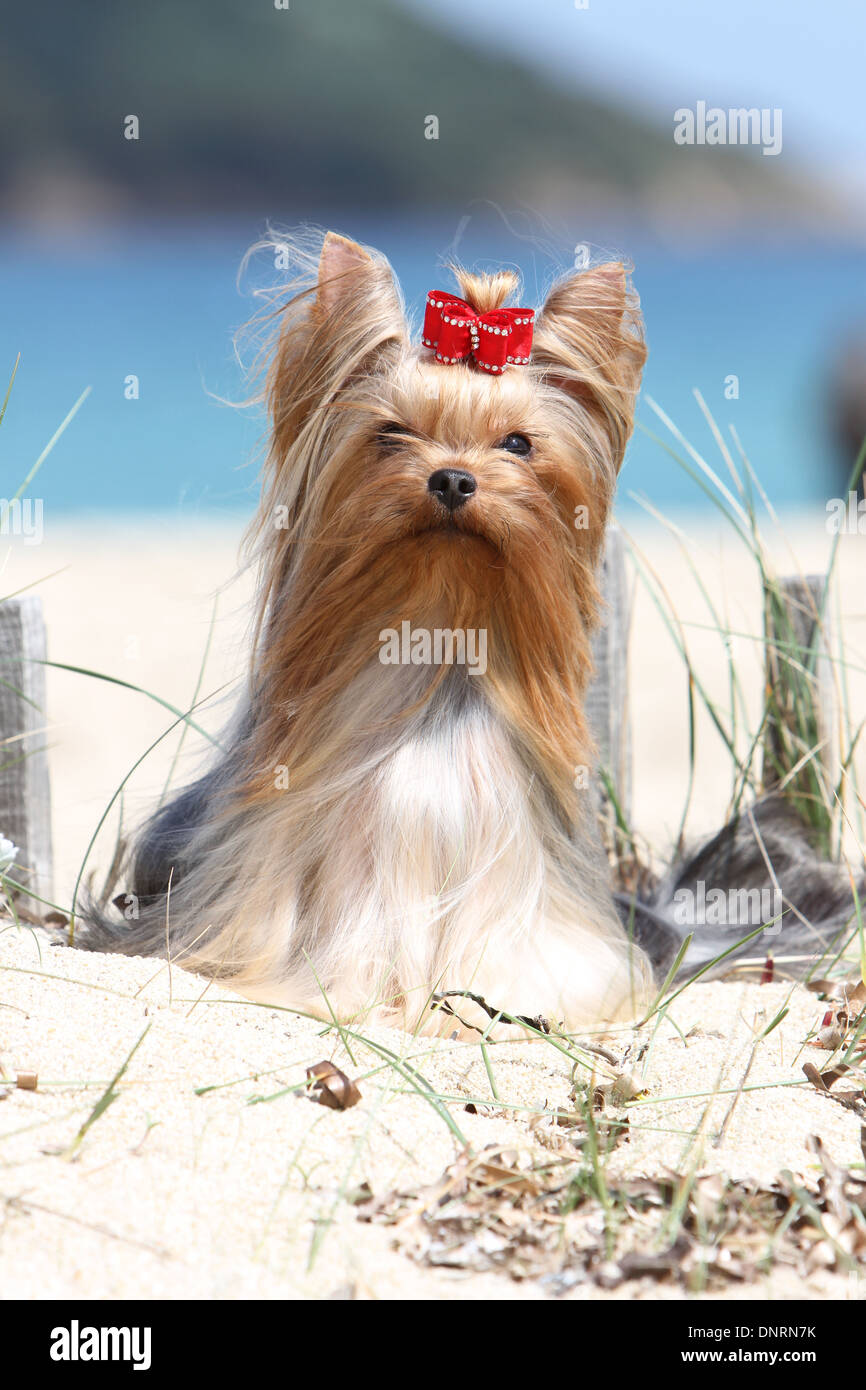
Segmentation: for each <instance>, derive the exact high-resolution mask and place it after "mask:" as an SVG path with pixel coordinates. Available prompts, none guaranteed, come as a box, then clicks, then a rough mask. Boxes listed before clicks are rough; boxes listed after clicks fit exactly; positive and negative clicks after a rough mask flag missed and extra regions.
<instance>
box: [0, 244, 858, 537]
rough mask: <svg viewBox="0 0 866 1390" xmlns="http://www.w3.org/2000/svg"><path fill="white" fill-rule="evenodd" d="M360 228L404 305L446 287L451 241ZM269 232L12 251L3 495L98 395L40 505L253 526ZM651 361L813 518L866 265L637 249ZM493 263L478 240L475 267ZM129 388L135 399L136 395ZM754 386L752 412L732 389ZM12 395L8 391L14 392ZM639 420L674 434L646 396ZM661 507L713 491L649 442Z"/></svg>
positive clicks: (515, 254) (63, 451)
mask: <svg viewBox="0 0 866 1390" xmlns="http://www.w3.org/2000/svg"><path fill="white" fill-rule="evenodd" d="M346 221H347V224H348V225H349V226H351V228H352V230H353V231H354V232H355V233H356V234H357V235H359V236H361V237H363V239H365V240H368V241H371V242H373V243H374V244H376V245H378V246H380V247H381V249H382V250H384V251H385V252H386V254H388V255H389V257H390V259H391V261H392V263H393V264H394V266H395V269H396V270H397V273H398V275H399V277H400V279H401V282H402V284H403V287H404V291H405V293H406V297H407V300H408V302H409V304H410V305H411V306H412V307H413V308H414V310H415V311H416V313H417V314H420V309H421V304H422V302H423V295H424V292H425V290H427V289H428V288H431V287H433V286H434V285H438V284H439V283H442V281H443V276H442V273H441V272H438V271H437V270H436V268H435V267H436V265H437V260H438V258H439V257H440V256H441V255H442V254H443V253H446V252H447V250H448V241H449V238H450V237H451V235H453V229H452V230H447V231H443V230H442V229H439V230H438V231H437V229H435V228H430V227H426V226H425V227H421V228H418V227H414V228H412V229H411V230H407V229H406V227H405V226H398V225H396V224H395V223H393V222H392V223H388V222H379V223H378V224H377V225H374V224H370V223H367V224H366V225H362V224H361V221H360V220H359V219H358V218H357V217H354V218H352V219H348V218H347V219H346ZM258 230H259V229H258V228H257V227H255V226H244V227H238V226H235V225H232V226H225V227H217V228H214V227H213V226H212V225H208V227H207V228H206V229H205V230H202V229H200V228H195V227H188V228H182V229H177V228H175V229H173V230H172V231H171V232H168V231H166V230H164V229H163V230H161V229H159V228H144V229H137V230H134V231H133V230H130V231H128V232H127V233H125V234H123V235H119V234H118V235H115V236H114V237H113V238H112V239H110V240H105V241H102V242H100V241H93V240H91V241H90V242H89V243H88V244H86V245H83V244H81V243H74V242H73V243H70V242H68V241H67V240H65V239H64V238H62V237H58V238H57V239H56V240H53V241H47V240H44V241H40V242H39V243H36V244H34V243H32V242H31V243H30V244H25V243H23V242H22V241H20V240H14V239H11V238H9V237H7V238H5V239H4V240H2V241H0V374H2V376H3V377H4V378H6V377H8V373H9V371H10V370H11V367H12V364H13V362H14V358H15V355H16V353H17V352H20V353H21V366H20V369H19V373H18V379H17V381H16V384H15V387H14V390H13V394H12V398H11V402H10V405H9V410H8V414H7V417H6V420H5V421H4V423H3V426H2V430H0V460H2V468H3V481H2V484H0V491H2V492H3V494H4V495H5V496H7V497H9V496H11V495H12V493H13V492H14V490H15V488H16V487H17V486H18V484H19V483H20V481H21V480H22V479H23V477H24V476H25V474H26V472H27V470H28V468H29V467H30V465H31V464H32V463H33V461H34V459H35V458H36V457H37V455H38V454H39V452H40V451H41V449H42V447H43V446H44V444H45V443H46V441H47V440H48V438H49V437H50V435H51V434H52V433H53V431H54V429H55V428H56V426H57V425H58V424H59V422H60V421H61V420H62V419H63V417H64V416H65V414H66V412H67V411H68V410H69V408H70V406H71V405H72V404H73V402H74V401H75V400H76V398H77V397H78V396H79V395H80V393H81V391H82V390H83V389H84V388H85V387H86V386H90V387H92V392H91V395H90V396H89V398H88V400H87V401H86V403H85V404H84V406H83V407H82V409H81V411H80V413H79V414H78V416H77V417H76V419H75V420H74V421H73V422H72V424H71V426H70V428H69V429H68V431H67V432H66V434H65V435H64V436H63V438H62V439H61V440H60V442H59V443H58V445H57V446H56V448H55V450H54V452H53V453H52V455H51V456H50V458H49V459H48V461H47V462H46V464H45V466H44V467H43V469H42V472H41V473H40V475H39V481H38V484H37V483H34V484H33V485H32V486H31V487H30V489H29V493H30V495H32V496H40V497H42V498H44V505H45V510H46V521H47V522H48V521H49V520H50V517H51V515H52V514H55V515H59V514H60V513H68V512H71V511H75V510H87V511H93V510H95V509H102V510H105V511H113V512H128V511H136V510H140V511H141V512H143V513H144V512H147V513H152V512H154V511H160V510H163V511H166V512H170V513H173V514H175V515H177V514H180V515H187V516H193V515H199V514H211V513H213V512H214V511H226V510H244V511H248V510H249V509H250V508H251V506H252V504H253V499H254V495H255V477H256V467H257V464H256V448H257V444H258V442H259V441H260V437H261V428H262V422H261V419H260V418H256V416H255V415H254V414H251V413H246V414H245V413H243V412H240V411H237V410H234V409H232V408H230V407H228V406H226V405H224V404H221V403H220V402H219V401H218V400H216V399H214V397H228V398H230V399H239V398H240V397H241V396H242V395H243V382H242V378H241V375H240V372H239V369H238V367H237V365H236V363H235V360H234V356H233V350H232V341H231V339H232V332H233V330H234V329H235V328H237V327H238V326H239V325H240V324H242V323H243V322H244V321H245V320H246V319H247V318H248V317H249V316H250V314H251V312H252V308H253V304H252V301H251V300H250V298H249V297H248V296H246V297H245V296H242V295H241V294H240V293H239V292H238V289H237V286H236V274H237V269H238V265H239V262H240V259H241V256H242V255H243V253H244V251H245V250H246V248H247V245H248V244H249V242H250V241H252V240H254V239H255V236H256V234H257V232H258ZM625 245H626V250H627V252H628V254H630V255H631V257H632V259H633V261H634V263H635V282H636V285H637V287H638V289H639V291H640V294H641V298H642V301H643V307H644V312H645V316H646V321H647V336H648V341H649V347H650V357H649V364H648V368H647V372H646V376H645V392H646V393H648V394H650V395H651V396H653V397H654V398H655V399H656V400H657V401H658V402H659V404H660V405H661V406H662V407H663V408H664V409H665V411H666V412H667V413H668V414H669V415H671V416H672V417H673V419H674V420H675V421H676V422H677V424H678V425H679V427H680V428H681V429H682V431H683V432H684V433H685V434H686V436H687V437H688V438H689V439H690V440H691V442H692V443H693V444H694V445H695V446H696V447H697V448H699V449H700V450H701V451H702V452H704V453H705V456H706V457H707V458H708V459H710V460H712V461H713V462H716V460H717V458H718V455H717V453H716V451H715V446H714V445H713V443H712V439H711V437H710V434H709V431H708V429H707V426H706V424H705V423H704V421H703V419H702V417H701V415H700V412H699V410H698V407H697V405H696V403H695V401H694V398H693V396H692V389H693V388H695V387H696V388H699V389H700V391H701V392H702V393H703V395H704V397H705V399H706V401H707V403H708V405H709V406H710V408H711V409H712V410H713V412H714V413H715V415H716V418H717V420H718V422H719V424H720V425H721V426H722V427H723V428H727V426H728V425H729V424H731V423H733V424H735V425H736V428H737V430H738V433H739V436H740V439H741V440H742V443H743V446H744V448H745V450H746V452H747V453H748V455H749V457H750V458H751V460H752V462H753V463H754V465H755V466H756V468H757V469H758V471H759V474H760V476H761V478H762V480H763V482H764V484H765V486H766V487H767V490H768V492H769V494H770V496H771V498H772V500H773V501H774V502H775V503H776V504H777V505H780V506H784V504H785V503H786V502H790V503H791V504H797V505H803V504H804V503H808V502H810V501H815V502H817V501H818V500H819V499H823V498H825V497H826V496H828V495H836V494H838V493H839V492H840V491H841V488H842V477H843V473H844V472H845V471H846V469H845V468H844V467H843V464H842V462H841V460H838V458H837V456H836V455H835V451H834V446H833V441H832V439H831V437H830V431H829V425H828V420H827V415H826V396H825V392H826V385H827V380H828V375H829V368H830V363H831V361H832V359H833V356H834V354H836V353H837V352H838V350H839V346H840V343H841V341H842V340H843V338H844V337H845V335H846V334H848V333H850V332H852V331H855V330H858V329H859V331H861V332H862V331H863V330H864V328H866V255H864V254H862V253H857V252H854V251H851V250H835V251H834V250H833V249H832V248H820V247H815V246H811V245H810V246H808V247H805V246H804V247H801V248H797V247H792V246H790V245H788V246H785V247H784V249H782V250H778V251H775V252H771V251H769V250H768V249H758V248H752V249H749V248H746V247H744V248H743V249H742V250H738V251H737V250H731V249H728V250H726V251H725V252H724V253H723V254H721V253H719V252H715V253H713V254H706V255H702V254H691V255H690V256H688V257H686V258H684V257H682V256H677V255H674V254H673V253H672V252H666V251H664V250H661V249H659V247H658V246H655V247H649V248H643V249H642V247H641V245H640V244H639V242H638V241H634V242H629V243H626V244H625ZM481 249H482V248H479V247H476V246H475V245H474V244H471V242H470V241H469V239H468V238H467V243H466V245H465V246H461V254H462V255H463V256H464V257H465V258H466V259H467V260H472V259H474V257H475V256H476V254H478V252H479V251H480V250H481ZM484 249H485V252H486V254H488V255H490V256H492V257H493V258H500V257H501V258H503V259H507V260H509V261H511V262H516V263H517V264H519V265H520V266H521V268H522V269H523V271H524V273H525V275H526V280H527V285H528V286H529V290H530V294H531V293H532V290H533V288H534V286H535V285H536V284H537V283H538V282H539V281H542V282H543V281H545V280H547V279H548V278H549V277H550V274H551V273H552V270H553V268H554V267H552V264H551V262H550V261H549V260H547V259H544V258H540V257H537V256H535V255H534V254H533V252H532V249H531V247H528V246H527V245H526V244H523V243H517V244H515V242H514V241H513V240H511V241H509V240H508V239H507V238H506V237H505V234H504V233H503V236H502V242H501V245H491V244H490V240H489V238H488V240H487V243H486V246H485V248H484ZM130 375H135V376H136V377H137V378H138V381H139V398H138V399H137V400H135V399H132V400H130V399H126V398H125V394H124V393H125V382H126V378H127V377H128V376H130ZM731 375H735V376H736V377H737V378H738V379H739V398H738V399H736V400H726V399H725V381H726V378H728V377H729V376H731ZM4 389H5V387H4ZM639 419H640V420H641V421H643V422H644V424H646V425H647V426H648V427H649V428H651V429H653V430H656V431H658V432H659V433H662V434H663V433H664V430H663V428H662V427H661V426H660V425H659V424H658V423H657V421H656V420H655V417H654V415H653V413H652V411H651V410H650V408H649V406H648V404H647V402H646V400H644V401H643V402H642V404H641V407H640V410H639ZM628 492H636V493H639V494H641V495H643V496H646V497H648V498H650V499H651V500H652V502H653V503H654V504H655V505H659V506H662V507H677V506H680V505H689V504H692V505H694V504H696V503H700V502H701V494H700V493H699V492H698V491H697V489H696V487H695V484H694V483H693V482H691V481H690V480H689V479H688V478H687V477H686V476H685V475H684V474H683V473H682V471H681V470H680V469H679V468H678V467H677V465H676V464H675V463H674V462H673V461H672V460H671V459H670V458H668V456H667V455H666V454H665V453H664V451H663V450H662V449H661V448H660V447H659V445H658V444H656V443H654V442H653V441H652V440H650V439H649V438H647V437H646V436H644V435H642V434H641V433H640V432H638V433H637V435H636V437H635V439H634V441H633V443H632V445H631V447H630V451H629V456H628V460H627V463H626V468H625V471H624V474H623V480H622V485H621V493H620V505H621V506H624V507H628V506H630V505H632V504H630V503H629V501H628V497H627V493H628Z"/></svg>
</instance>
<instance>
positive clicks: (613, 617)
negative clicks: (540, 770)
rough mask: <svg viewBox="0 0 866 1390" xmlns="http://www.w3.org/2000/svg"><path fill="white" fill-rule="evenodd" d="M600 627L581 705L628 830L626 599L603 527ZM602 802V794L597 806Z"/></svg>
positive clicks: (618, 542)
mask: <svg viewBox="0 0 866 1390" xmlns="http://www.w3.org/2000/svg"><path fill="white" fill-rule="evenodd" d="M601 591H602V598H603V600H604V611H603V615H602V624H601V626H600V627H599V628H598V630H597V631H596V634H595V637H594V639H593V644H592V655H593V660H594V662H595V676H594V678H593V682H592V685H591V687H590V689H589V692H588V695H587V701H586V712H587V717H588V719H589V724H590V728H591V729H592V734H593V737H594V739H595V742H596V746H597V748H598V760H599V767H600V768H603V769H604V770H605V771H606V772H607V774H608V776H609V777H610V779H611V782H612V784H613V790H614V795H615V796H616V800H617V803H618V805H619V809H620V811H621V813H622V817H623V820H624V821H625V823H626V825H630V824H631V775H632V774H631V727H630V715H629V705H628V640H629V628H630V625H631V595H630V593H629V588H628V576H627V573H626V563H625V540H624V539H623V535H622V532H621V531H620V529H619V527H618V526H610V527H608V532H607V543H606V546H605V554H604V561H603V565H602V573H601ZM605 799H606V793H603V796H602V802H604V800H605Z"/></svg>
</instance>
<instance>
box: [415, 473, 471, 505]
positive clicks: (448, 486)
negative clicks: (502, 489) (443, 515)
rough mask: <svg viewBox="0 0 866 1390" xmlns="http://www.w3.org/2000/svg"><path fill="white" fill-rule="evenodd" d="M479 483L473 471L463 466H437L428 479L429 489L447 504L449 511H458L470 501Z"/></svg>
mask: <svg viewBox="0 0 866 1390" xmlns="http://www.w3.org/2000/svg"><path fill="white" fill-rule="evenodd" d="M477 487H478V484H477V483H476V481H475V479H474V478H473V476H472V474H471V473H466V472H464V470H463V469H462V468H437V469H436V472H435V473H431V474H430V477H429V478H428V479H427V490H428V492H432V493H433V496H434V497H438V498H439V501H440V502H441V503H442V504H443V506H446V507H447V508H448V510H449V512H456V510H457V508H458V507H462V506H463V504H464V503H465V502H468V501H469V498H470V497H471V496H472V494H473V492H475V490H476V489H477Z"/></svg>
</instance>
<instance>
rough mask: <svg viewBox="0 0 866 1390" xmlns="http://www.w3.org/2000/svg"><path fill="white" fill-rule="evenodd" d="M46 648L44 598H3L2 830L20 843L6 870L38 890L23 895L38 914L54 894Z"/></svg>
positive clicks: (0, 707) (0, 619) (0, 624)
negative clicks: (42, 899) (30, 894)
mask: <svg viewBox="0 0 866 1390" xmlns="http://www.w3.org/2000/svg"><path fill="white" fill-rule="evenodd" d="M45 650H46V649H45V622H44V619H43V616H42V600H41V599H40V598H36V597H34V596H32V595H29V596H27V597H25V598H12V599H6V600H5V601H4V602H2V603H0V835H3V836H4V837H5V838H6V839H7V840H12V841H13V843H14V844H15V845H17V846H18V855H17V857H16V859H15V862H14V864H13V865H12V866H11V867H10V868H9V869H8V873H9V876H10V878H12V879H14V880H15V882H17V883H21V884H26V885H27V887H28V888H29V889H30V890H31V891H32V893H33V894H35V895H36V897H35V898H32V897H29V896H25V895H24V894H22V895H21V899H22V905H23V906H24V907H26V908H27V909H28V910H29V911H32V912H33V913H34V914H35V915H37V916H41V915H42V914H43V913H44V912H45V911H46V910H47V909H46V907H45V905H44V903H40V902H39V901H37V899H38V898H44V899H46V900H47V901H48V902H50V901H51V900H52V898H53V882H52V874H53V865H52V852H51V794H50V784H49V777H48V753H47V749H46V719H45V667H44V666H43V665H41V664H40V663H41V662H43V661H44V660H45Z"/></svg>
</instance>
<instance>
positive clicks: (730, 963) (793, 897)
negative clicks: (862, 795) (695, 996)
mask: <svg viewBox="0 0 866 1390" xmlns="http://www.w3.org/2000/svg"><path fill="white" fill-rule="evenodd" d="M617 907H618V909H619V913H620V917H621V919H622V921H623V923H624V924H625V926H626V928H627V929H628V930H629V931H630V932H632V933H633V935H634V937H635V939H636V940H637V941H638V943H639V944H640V945H641V946H642V947H643V949H644V950H645V952H646V953H647V955H648V956H649V958H650V960H651V962H652V964H653V967H654V969H655V971H656V973H657V975H658V976H659V978H660V979H664V978H665V977H666V976H667V974H668V973H669V972H670V969H671V967H672V966H673V964H674V962H675V961H676V959H677V956H678V954H679V952H680V951H681V949H682V946H683V943H684V942H685V941H686V939H687V938H688V937H691V938H692V939H691V941H690V943H689V946H688V950H687V951H686V954H685V956H684V958H683V960H682V961H681V963H680V965H679V967H678V969H677V972H676V979H677V980H678V981H680V982H682V981H684V980H687V979H691V978H693V977H694V976H695V975H697V974H698V973H701V974H703V975H704V976H705V977H707V978H712V977H717V978H718V977H721V976H723V975H730V974H736V975H738V976H742V977H743V978H749V976H750V975H751V977H752V978H755V977H756V976H757V975H758V974H760V975H761V976H763V977H764V978H766V977H767V972H771V976H772V978H791V979H802V978H804V977H806V976H811V975H813V974H816V973H817V974H825V973H826V971H827V970H828V969H830V967H831V966H832V965H833V964H834V963H835V962H836V961H837V960H838V959H839V957H840V956H841V955H842V954H843V952H844V951H845V949H846V947H847V945H848V943H849V942H850V941H851V940H852V939H853V938H854V937H855V936H856V935H857V933H858V931H859V930H860V925H861V921H862V919H861V917H860V912H861V907H862V910H863V914H864V916H866V875H864V873H863V872H862V870H861V871H859V872H858V874H856V875H855V876H854V877H853V879H852V876H851V875H850V874H849V873H848V872H847V870H846V869H844V868H843V867H842V866H841V865H840V864H835V863H829V862H827V861H826V860H823V859H821V858H820V856H819V855H818V854H817V853H816V852H815V850H814V848H813V846H812V843H811V841H810V838H809V835H808V832H807V830H806V828H805V826H804V825H803V822H802V821H801V820H800V818H799V817H798V815H797V814H796V812H795V811H794V810H793V809H792V807H791V806H790V804H789V803H787V802H786V801H785V800H784V799H783V798H782V797H780V796H778V795H769V796H766V797H763V798H762V799H761V800H759V801H757V802H755V803H754V804H753V805H751V806H749V807H747V808H745V809H744V810H743V811H742V812H741V813H740V815H739V816H738V817H737V818H736V819H735V820H732V821H730V822H729V824H727V825H726V826H724V828H723V829H722V830H720V831H719V832H718V833H717V834H715V835H713V836H712V837H711V838H710V839H709V840H706V841H705V842H704V843H703V844H701V845H699V846H698V847H697V848H696V849H695V850H694V851H692V852H691V853H689V854H688V855H686V856H684V857H682V858H681V859H680V860H678V861H677V862H676V863H675V864H674V866H673V867H672V869H671V870H670V872H669V873H668V874H667V875H666V876H665V877H664V878H663V879H662V881H661V882H660V883H659V884H658V885H657V886H656V888H655V889H654V890H653V891H652V892H651V893H650V894H648V895H646V897H644V898H642V899H637V900H636V899H635V898H633V897H630V896H629V895H627V894H623V893H618V894H617Z"/></svg>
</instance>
